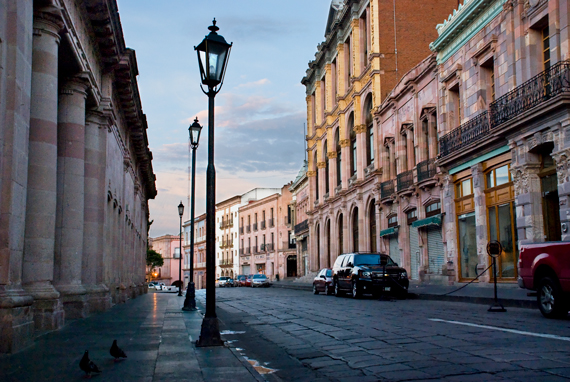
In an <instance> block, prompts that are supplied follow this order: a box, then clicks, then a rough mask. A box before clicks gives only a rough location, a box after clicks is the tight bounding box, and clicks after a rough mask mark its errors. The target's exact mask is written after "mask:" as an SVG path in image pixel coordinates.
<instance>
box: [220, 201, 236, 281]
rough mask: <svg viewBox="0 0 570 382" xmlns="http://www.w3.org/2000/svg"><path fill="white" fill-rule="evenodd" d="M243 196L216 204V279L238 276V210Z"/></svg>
mask: <svg viewBox="0 0 570 382" xmlns="http://www.w3.org/2000/svg"><path fill="white" fill-rule="evenodd" d="M240 205H241V196H240V195H238V196H234V197H232V198H229V199H226V200H224V201H222V202H220V203H218V204H216V254H217V256H216V278H217V277H220V276H229V277H232V278H233V277H234V276H237V274H238V269H239V253H238V245H237V241H238V224H237V222H238V209H239V207H240Z"/></svg>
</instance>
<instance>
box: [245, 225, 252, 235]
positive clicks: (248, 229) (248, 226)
mask: <svg viewBox="0 0 570 382" xmlns="http://www.w3.org/2000/svg"><path fill="white" fill-rule="evenodd" d="M245 232H247V233H250V232H251V225H246V226H245Z"/></svg>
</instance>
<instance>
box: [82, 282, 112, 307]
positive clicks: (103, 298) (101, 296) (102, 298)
mask: <svg viewBox="0 0 570 382" xmlns="http://www.w3.org/2000/svg"><path fill="white" fill-rule="evenodd" d="M85 290H86V291H87V305H88V306H89V314H92V313H99V312H104V311H106V310H109V309H111V307H112V306H113V303H112V302H111V295H110V294H109V288H107V287H106V286H105V285H103V284H99V285H85Z"/></svg>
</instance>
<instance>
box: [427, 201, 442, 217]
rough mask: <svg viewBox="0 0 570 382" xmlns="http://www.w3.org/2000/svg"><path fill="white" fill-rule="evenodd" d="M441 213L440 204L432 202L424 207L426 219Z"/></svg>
mask: <svg viewBox="0 0 570 382" xmlns="http://www.w3.org/2000/svg"><path fill="white" fill-rule="evenodd" d="M440 213H441V202H434V203H431V204H428V205H427V206H426V217H430V216H434V215H438V214H440Z"/></svg>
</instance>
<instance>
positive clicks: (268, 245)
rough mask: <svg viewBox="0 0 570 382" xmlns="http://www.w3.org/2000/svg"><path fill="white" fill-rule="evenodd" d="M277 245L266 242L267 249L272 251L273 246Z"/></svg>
mask: <svg viewBox="0 0 570 382" xmlns="http://www.w3.org/2000/svg"><path fill="white" fill-rule="evenodd" d="M274 247H275V245H274V244H273V243H271V244H265V250H266V251H268V252H270V251H273V248H274Z"/></svg>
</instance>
